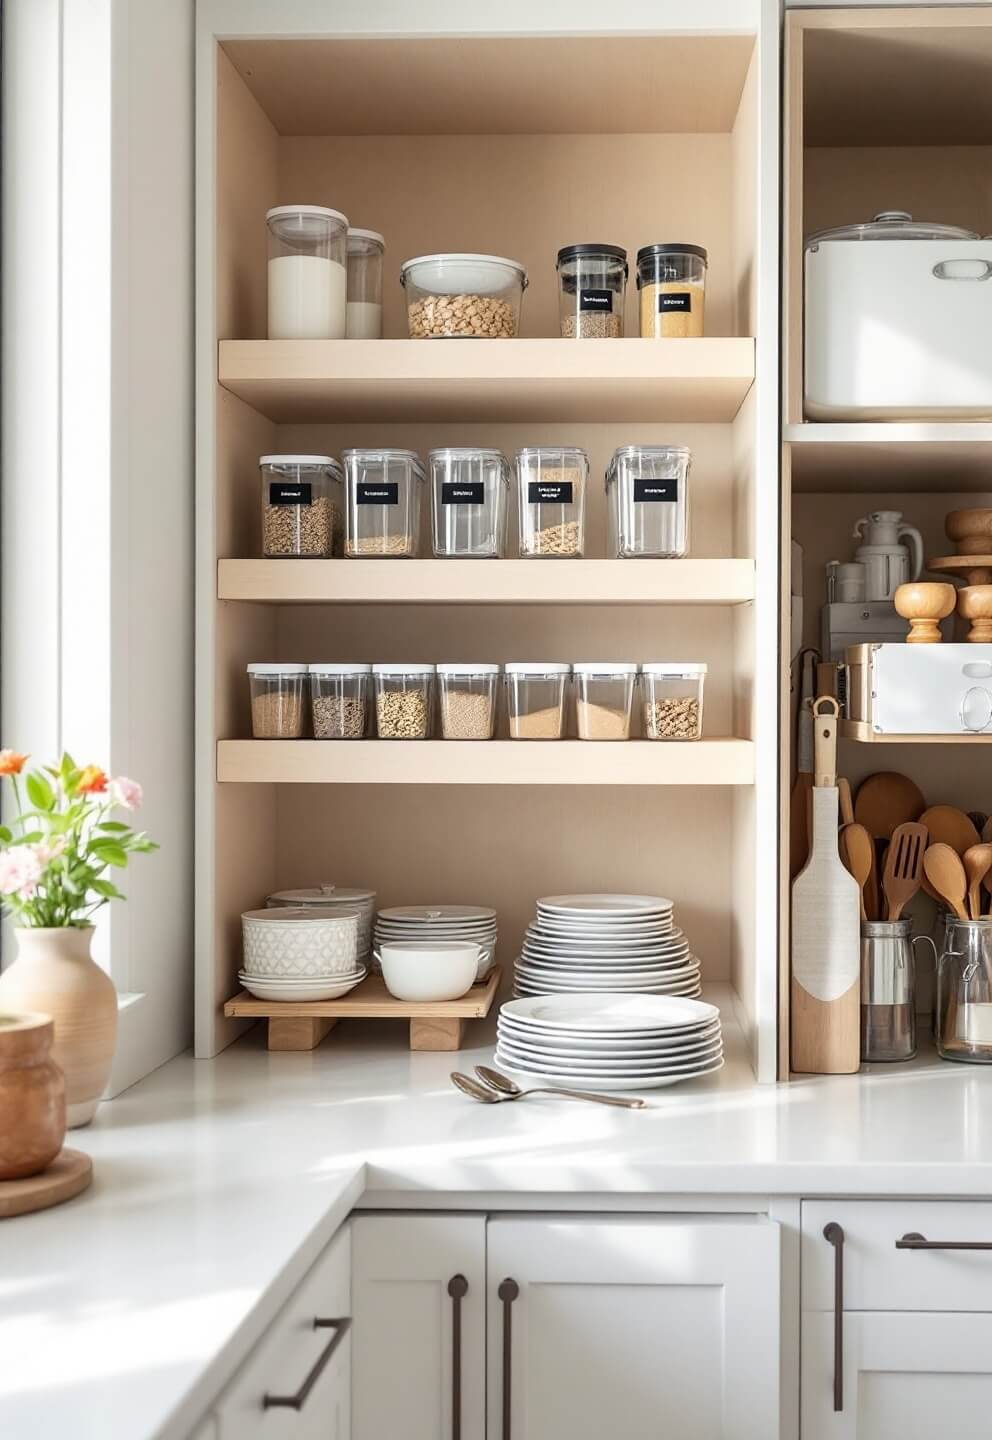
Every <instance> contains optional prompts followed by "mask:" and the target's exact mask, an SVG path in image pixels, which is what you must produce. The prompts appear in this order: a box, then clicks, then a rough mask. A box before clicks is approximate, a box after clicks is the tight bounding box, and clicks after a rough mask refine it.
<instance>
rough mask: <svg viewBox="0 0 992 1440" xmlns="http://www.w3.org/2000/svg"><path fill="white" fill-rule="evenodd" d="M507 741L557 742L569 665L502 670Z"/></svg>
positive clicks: (529, 664)
mask: <svg viewBox="0 0 992 1440" xmlns="http://www.w3.org/2000/svg"><path fill="white" fill-rule="evenodd" d="M504 673H505V675H506V704H507V710H508V712H509V719H510V739H511V740H560V739H561V738H562V737H563V735H564V734H565V701H566V698H567V695H568V679H569V676H570V675H571V673H572V667H571V665H561V664H558V663H556V662H554V661H541V660H537V661H514V662H513V663H511V664H509V665H506V666H504Z"/></svg>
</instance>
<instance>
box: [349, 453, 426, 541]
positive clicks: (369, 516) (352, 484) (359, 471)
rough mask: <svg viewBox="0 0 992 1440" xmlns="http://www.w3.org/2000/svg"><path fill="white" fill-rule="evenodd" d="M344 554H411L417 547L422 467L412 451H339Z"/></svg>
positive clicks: (423, 472)
mask: <svg viewBox="0 0 992 1440" xmlns="http://www.w3.org/2000/svg"><path fill="white" fill-rule="evenodd" d="M341 458H342V460H343V461H344V474H345V525H344V553H345V555H346V556H349V557H351V558H352V559H362V560H369V559H376V558H390V557H392V558H393V559H412V558H413V557H414V556H415V555H416V554H417V553H418V551H419V549H420V499H421V494H422V491H423V488H424V479H425V475H426V472H425V470H424V467H423V464H422V463H421V460H420V457H419V456H418V455H417V454H415V453H414V451H413V450H375V449H372V450H345V452H344V454H343V455H342V457H341Z"/></svg>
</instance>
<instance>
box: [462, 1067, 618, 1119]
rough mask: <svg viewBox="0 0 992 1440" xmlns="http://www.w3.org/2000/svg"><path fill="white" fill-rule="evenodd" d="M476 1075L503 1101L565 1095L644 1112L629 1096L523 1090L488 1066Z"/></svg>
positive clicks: (542, 1088)
mask: <svg viewBox="0 0 992 1440" xmlns="http://www.w3.org/2000/svg"><path fill="white" fill-rule="evenodd" d="M475 1073H476V1075H478V1077H479V1079H480V1080H481V1081H482V1082H483V1084H484V1085H488V1086H489V1087H490V1088H491V1089H493V1090H495V1091H497V1092H498V1093H499V1095H500V1097H501V1098H502V1099H506V1100H522V1099H523V1098H524V1096H525V1095H564V1096H566V1097H567V1098H568V1099H569V1100H591V1101H593V1103H594V1104H596V1105H615V1106H617V1108H618V1109H620V1110H643V1109H644V1101H643V1100H639V1099H636V1098H632V1097H631V1096H627V1095H598V1094H596V1093H595V1091H592V1090H561V1089H559V1088H558V1087H557V1086H547V1085H539V1086H537V1087H536V1088H535V1089H533V1090H521V1088H520V1086H519V1085H518V1084H517V1083H516V1081H515V1080H511V1079H510V1078H509V1076H508V1075H501V1074H500V1072H499V1071H498V1070H493V1069H491V1068H490V1066H488V1065H476V1067H475ZM452 1078H454V1077H452Z"/></svg>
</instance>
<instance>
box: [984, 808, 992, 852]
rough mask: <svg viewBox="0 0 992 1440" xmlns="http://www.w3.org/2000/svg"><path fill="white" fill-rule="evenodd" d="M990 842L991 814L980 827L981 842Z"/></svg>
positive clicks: (991, 833) (991, 829)
mask: <svg viewBox="0 0 992 1440" xmlns="http://www.w3.org/2000/svg"><path fill="white" fill-rule="evenodd" d="M990 842H992V815H990V816H989V818H988V819H987V820H986V822H985V824H984V826H983V827H982V844H983V845H988V844H989V843H990Z"/></svg>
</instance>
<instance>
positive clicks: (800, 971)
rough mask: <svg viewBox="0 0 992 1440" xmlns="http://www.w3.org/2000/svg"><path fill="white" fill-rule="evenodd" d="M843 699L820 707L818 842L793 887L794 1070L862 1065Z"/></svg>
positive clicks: (833, 1070) (823, 1071)
mask: <svg viewBox="0 0 992 1440" xmlns="http://www.w3.org/2000/svg"><path fill="white" fill-rule="evenodd" d="M838 714H839V707H838V705H837V702H836V700H834V699H832V698H831V697H829V696H821V697H820V698H819V699H818V700H817V701H816V702H815V706H814V725H815V736H814V752H815V761H816V765H815V773H814V785H813V790H812V802H813V845H812V850H811V853H810V857H809V860H808V861H807V863H806V866H805V868H804V869H803V870H802V872H801V873H800V874H799V875H797V877H796V879H795V881H794V882H793V886H792V1018H791V1050H792V1069H793V1070H795V1071H798V1072H800V1073H801V1074H807V1075H851V1074H854V1072H855V1071H856V1070H857V1069H858V1067H859V1065H860V1063H861V907H860V901H859V892H858V883H857V881H856V880H855V879H854V877H853V876H852V875H850V874H848V872H847V870H846V869H845V868H844V866H843V864H842V863H841V859H840V853H839V851H838V846H837V820H838V811H839V797H838V793H837V785H836V774H837V717H838Z"/></svg>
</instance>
